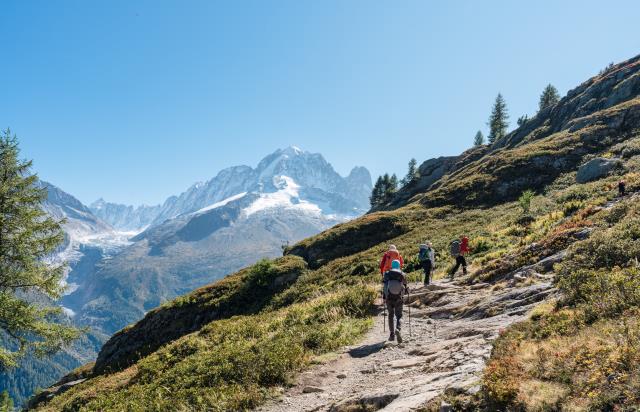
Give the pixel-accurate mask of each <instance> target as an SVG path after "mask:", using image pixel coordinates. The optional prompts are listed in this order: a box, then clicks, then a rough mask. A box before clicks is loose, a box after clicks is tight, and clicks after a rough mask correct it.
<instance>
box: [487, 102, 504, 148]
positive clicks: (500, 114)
mask: <svg viewBox="0 0 640 412" xmlns="http://www.w3.org/2000/svg"><path fill="white" fill-rule="evenodd" d="M508 120H509V114H508V112H507V103H506V102H505V101H504V98H503V97H502V94H500V93H498V96H496V101H495V103H494V104H493V109H492V110H491V116H489V122H488V125H489V137H488V138H489V143H494V142H495V141H497V140H500V139H502V138H503V137H504V136H505V135H506V134H507V127H509V122H508Z"/></svg>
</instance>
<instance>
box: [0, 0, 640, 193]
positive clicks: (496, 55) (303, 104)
mask: <svg viewBox="0 0 640 412" xmlns="http://www.w3.org/2000/svg"><path fill="white" fill-rule="evenodd" d="M0 12H1V15H2V17H3V19H2V24H1V25H0V46H1V48H0V50H1V51H2V56H3V63H2V64H1V65H0V78H1V79H2V86H3V87H2V95H1V98H0V126H2V127H3V128H4V127H7V126H9V127H11V129H12V130H13V131H14V132H15V133H16V134H17V135H18V137H19V139H20V141H21V146H22V149H23V155H24V156H25V157H28V158H31V159H33V160H34V165H35V170H36V171H37V172H38V173H39V175H40V176H41V178H43V179H46V180H49V181H51V182H52V183H54V184H56V185H58V186H60V187H62V188H63V189H64V190H66V191H68V192H70V193H71V194H73V195H75V196H77V197H78V198H79V199H80V200H82V201H83V202H85V203H90V202H92V201H94V200H95V199H97V198H98V197H104V198H105V199H107V200H110V201H116V202H122V203H130V204H139V203H147V204H156V203H160V202H162V201H163V200H164V199H165V198H166V197H167V196H169V195H172V194H178V193H180V192H182V191H183V190H185V189H186V188H187V187H188V186H190V185H191V184H192V183H194V182H196V181H201V180H207V179H209V178H211V177H213V176H214V175H215V174H216V173H217V172H218V171H219V170H220V169H222V168H224V167H227V166H231V165H236V164H248V165H251V166H255V165H256V163H257V162H258V161H259V160H260V159H261V158H262V157H264V156H265V155H266V154H268V153H271V152H273V151H274V150H275V149H276V148H280V147H285V146H288V145H297V146H300V147H302V148H304V149H305V150H309V151H313V152H320V153H322V154H324V156H325V157H326V158H327V160H328V161H329V162H331V163H332V164H333V165H334V167H335V168H336V169H337V170H338V171H339V172H340V173H342V174H347V173H348V172H349V170H350V169H351V168H352V167H353V166H355V165H364V166H366V167H368V168H369V169H370V170H371V172H372V173H373V174H374V175H377V174H380V173H383V172H385V171H389V172H397V173H398V174H402V173H404V171H405V169H406V163H407V162H408V160H409V159H410V158H411V157H415V158H417V159H418V160H419V161H420V162H421V161H423V160H426V159H428V158H430V157H435V156H441V155H452V154H458V153H459V152H461V151H462V150H464V149H466V148H467V147H469V146H470V144H471V142H472V139H473V136H474V134H475V132H476V131H477V130H478V129H481V130H482V131H483V132H485V134H486V120H487V117H488V115H489V111H490V108H491V104H492V102H493V100H494V98H495V96H496V94H497V93H498V92H502V94H503V95H504V97H505V99H506V101H507V104H508V106H509V110H510V113H511V123H512V124H515V120H516V118H517V117H518V116H520V115H522V114H525V113H528V114H530V115H531V114H533V113H535V111H536V107H537V101H538V96H539V94H540V92H541V90H542V88H543V87H544V86H545V85H546V84H547V83H549V82H551V83H553V84H554V85H556V86H557V88H558V89H559V90H560V92H561V94H563V95H564V94H565V93H566V91H567V90H569V89H570V88H573V87H575V86H577V85H578V84H579V83H580V82H582V81H583V80H586V79H587V78H588V77H590V76H592V75H594V74H596V73H597V72H598V71H599V70H600V69H601V68H603V67H604V66H606V65H607V64H608V63H609V62H611V61H615V62H617V61H621V60H624V59H627V58H630V57H632V56H634V55H636V54H638V53H640V25H638V21H637V16H639V15H640V2H637V1H609V2H606V3H605V2H596V1H535V2H524V1H522V2H518V1H506V0H505V1H485V2H480V1H427V0H424V1H399V2H391V1H388V2H387V1H385V2H383V1H356V0H344V1H329V0H327V1H297V0H295V1H262V0H260V1H229V2H223V1H177V0H176V1H158V0H154V1H136V0H127V1H124V0H123V1H109V2H98V1H77V2H76V1H62V0H59V1H45V0H41V1H36V0H33V1H21V0H5V1H3V2H2V3H1V4H0Z"/></svg>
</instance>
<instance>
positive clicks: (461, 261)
mask: <svg viewBox="0 0 640 412" xmlns="http://www.w3.org/2000/svg"><path fill="white" fill-rule="evenodd" d="M460 266H462V273H464V274H465V275H466V274H467V260H466V259H465V258H464V256H462V255H458V256H457V257H456V266H455V267H454V268H453V270H452V271H451V276H453V275H455V274H456V272H457V271H458V269H459V268H460Z"/></svg>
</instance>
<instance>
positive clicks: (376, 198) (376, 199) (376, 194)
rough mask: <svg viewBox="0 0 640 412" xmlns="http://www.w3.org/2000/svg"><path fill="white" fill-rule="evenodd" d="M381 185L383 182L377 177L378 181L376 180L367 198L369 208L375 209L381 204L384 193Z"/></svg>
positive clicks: (380, 177)
mask: <svg viewBox="0 0 640 412" xmlns="http://www.w3.org/2000/svg"><path fill="white" fill-rule="evenodd" d="M383 184H384V182H383V181H382V176H378V180H376V183H375V184H374V185H373V189H372V190H371V196H370V197H369V203H370V204H371V207H376V206H378V205H379V204H380V203H381V201H382V196H383V191H384V190H383V187H382V186H383Z"/></svg>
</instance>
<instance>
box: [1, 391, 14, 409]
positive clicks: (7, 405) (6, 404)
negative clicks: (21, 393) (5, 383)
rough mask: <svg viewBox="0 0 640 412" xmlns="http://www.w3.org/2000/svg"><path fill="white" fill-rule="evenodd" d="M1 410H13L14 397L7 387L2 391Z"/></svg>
mask: <svg viewBox="0 0 640 412" xmlns="http://www.w3.org/2000/svg"><path fill="white" fill-rule="evenodd" d="M0 412H13V399H11V397H10V396H9V392H7V390H6V389H5V390H4V391H2V392H0Z"/></svg>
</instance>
